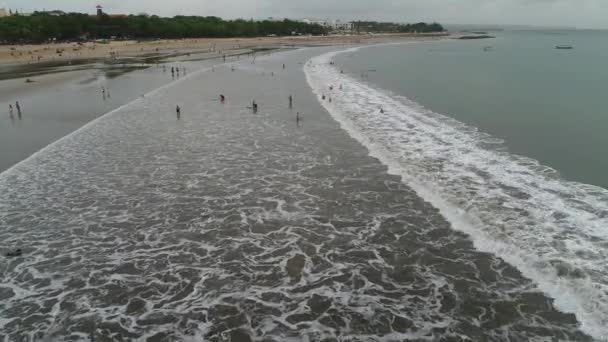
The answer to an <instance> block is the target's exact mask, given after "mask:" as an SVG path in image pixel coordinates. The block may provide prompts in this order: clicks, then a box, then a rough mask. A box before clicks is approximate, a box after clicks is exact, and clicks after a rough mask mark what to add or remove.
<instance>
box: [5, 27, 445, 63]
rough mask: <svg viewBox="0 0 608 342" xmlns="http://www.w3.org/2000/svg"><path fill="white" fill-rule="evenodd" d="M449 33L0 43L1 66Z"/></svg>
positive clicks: (219, 53) (150, 57)
mask: <svg viewBox="0 0 608 342" xmlns="http://www.w3.org/2000/svg"><path fill="white" fill-rule="evenodd" d="M447 36H450V35H449V34H411V33H406V34H378V35H333V36H319V37H317V36H312V37H308V36H298V37H258V38H200V39H180V40H156V41H143V42H138V41H111V42H108V43H97V42H86V43H76V42H73V43H55V44H39V45H0V67H19V66H24V65H40V64H42V63H49V62H55V63H57V62H59V63H61V62H74V61H81V60H110V61H112V60H115V61H119V62H123V61H124V60H129V59H144V60H154V59H163V58H168V57H174V56H176V55H184V54H189V53H194V54H200V53H205V52H207V53H212V54H213V55H215V56H220V57H221V56H222V55H226V56H229V55H233V54H234V52H235V50H241V51H242V50H245V52H244V53H246V51H249V52H252V51H255V50H256V49H263V48H278V47H283V46H292V47H303V46H331V45H343V44H360V43H378V42H386V41H393V40H402V39H405V40H410V39H433V38H443V37H447Z"/></svg>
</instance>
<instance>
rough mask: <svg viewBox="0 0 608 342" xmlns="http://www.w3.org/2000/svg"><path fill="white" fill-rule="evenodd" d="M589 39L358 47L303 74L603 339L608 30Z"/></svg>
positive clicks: (350, 125)
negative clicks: (559, 46)
mask: <svg viewBox="0 0 608 342" xmlns="http://www.w3.org/2000/svg"><path fill="white" fill-rule="evenodd" d="M588 34H589V35H590V37H587V36H586V35H585V33H565V34H562V33H560V34H558V35H554V34H545V33H539V32H513V33H504V36H501V37H500V38H498V39H497V40H487V41H480V42H474V43H469V42H464V43H463V42H456V41H442V42H427V43H414V44H397V45H387V46H375V47H368V48H353V49H350V50H347V51H343V52H340V53H329V54H326V55H324V56H320V57H318V58H314V59H312V60H311V61H310V63H309V64H307V66H306V72H307V75H308V81H309V83H310V84H311V86H312V88H313V89H314V91H315V93H316V94H317V95H318V96H319V97H322V96H323V95H325V97H326V100H325V101H323V104H324V106H325V108H326V109H327V110H328V112H329V113H331V115H332V116H333V117H334V118H335V119H336V120H337V121H339V122H340V123H341V126H342V127H343V128H344V129H345V130H347V131H348V132H349V134H350V135H351V136H352V137H354V138H355V139H357V140H358V141H359V142H361V143H362V144H363V145H364V146H366V147H367V148H368V149H369V151H370V153H371V154H372V155H373V156H375V157H376V158H378V159H379V160H380V161H381V162H382V163H383V164H385V165H387V166H389V172H390V173H392V174H395V175H399V176H401V177H402V179H403V181H404V183H405V184H407V185H409V186H410V187H412V188H413V189H414V190H415V191H416V192H417V193H418V194H419V195H420V196H421V197H422V198H424V199H425V200H427V201H429V202H430V203H432V204H433V205H434V206H435V207H436V208H439V209H440V211H441V213H442V215H443V216H444V217H446V218H447V219H448V220H449V221H450V222H451V224H452V226H453V227H454V228H455V229H458V230H460V231H463V232H465V233H467V234H469V235H470V237H471V239H472V240H473V241H474V243H475V246H476V247H477V248H478V249H480V250H482V251H486V252H489V253H493V254H495V255H497V256H499V257H501V258H503V259H504V260H506V261H507V262H509V263H510V264H512V265H514V266H515V267H516V268H517V269H518V270H519V271H521V272H522V273H523V275H524V276H526V277H528V278H530V279H532V280H533V281H534V282H535V283H536V284H537V285H538V286H539V288H540V289H542V291H543V292H545V293H546V294H547V295H549V296H550V297H552V298H554V299H555V303H556V306H557V307H558V308H559V309H560V310H562V311H564V312H572V313H575V314H576V315H577V318H578V319H579V320H580V321H581V324H582V329H583V330H584V331H586V332H587V333H589V334H591V335H593V336H595V337H597V338H600V337H605V336H606V335H607V334H608V331H607V330H606V329H607V328H606V327H607V326H608V266H606V263H605V260H606V258H607V257H608V190H606V189H605V188H602V187H601V186H598V185H605V184H606V180H607V178H606V175H607V174H608V173H607V172H606V171H607V170H608V169H606V166H607V165H608V158H606V157H605V154H604V153H603V152H604V150H603V149H604V148H605V147H606V146H608V135H606V134H605V132H604V129H605V128H606V127H608V115H606V112H605V110H604V109H603V108H602V104H601V102H602V100H603V97H602V96H603V95H602V94H603V93H602V91H601V90H600V89H601V88H602V84H605V82H606V81H608V71H607V70H606V69H605V68H604V69H602V68H600V63H599V62H600V60H602V59H601V58H603V57H602V56H605V53H606V52H607V51H608V50H607V49H606V48H607V45H606V44H603V45H601V46H596V44H600V43H602V42H605V40H606V38H607V37H608V35H607V34H606V33H604V32H590V33H588ZM579 35H580V37H582V38H580V39H579ZM519 39H522V40H523V42H519V41H518V40H519ZM558 43H567V44H572V45H574V46H575V50H572V51H570V54H567V53H566V52H565V51H556V50H554V46H555V45H556V44H558ZM489 45H492V46H493V49H491V51H485V52H484V51H483V47H484V46H489ZM501 54H502V55H501ZM577 54H578V56H577ZM330 62H333V63H334V64H333V65H331V64H330ZM330 87H333V90H331V89H330ZM330 98H331V102H330V101H329V99H330ZM381 108H382V109H381ZM381 111H384V112H383V113H382V112H381ZM537 158H538V159H537ZM574 180H578V181H579V182H575V181H574ZM586 183H587V184H586ZM593 184H595V185H593Z"/></svg>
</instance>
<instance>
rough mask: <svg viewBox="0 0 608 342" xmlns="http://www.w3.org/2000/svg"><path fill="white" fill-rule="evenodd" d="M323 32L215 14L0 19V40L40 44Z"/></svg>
mask: <svg viewBox="0 0 608 342" xmlns="http://www.w3.org/2000/svg"><path fill="white" fill-rule="evenodd" d="M292 33H296V34H312V35H320V34H325V33H327V32H326V30H325V29H324V28H323V27H321V26H320V25H311V24H306V23H302V22H297V21H292V20H283V21H253V20H222V19H221V18H218V17H190V16H177V17H174V18H161V17H157V16H147V15H130V16H108V15H106V14H103V15H101V16H89V15H87V14H82V13H68V14H64V15H51V14H49V13H44V12H35V13H34V14H32V15H31V16H19V15H15V16H9V17H4V18H0V43H4V44H7V43H9V44H14V43H42V42H46V41H49V40H52V39H56V40H58V41H65V40H77V39H109V38H112V37H116V38H132V39H149V38H201V37H258V36H267V35H271V34H274V35H278V36H286V35H291V34H292Z"/></svg>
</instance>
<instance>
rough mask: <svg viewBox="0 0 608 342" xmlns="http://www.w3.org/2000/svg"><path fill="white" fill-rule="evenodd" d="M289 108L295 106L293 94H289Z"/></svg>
mask: <svg viewBox="0 0 608 342" xmlns="http://www.w3.org/2000/svg"><path fill="white" fill-rule="evenodd" d="M289 108H293V96H291V95H289Z"/></svg>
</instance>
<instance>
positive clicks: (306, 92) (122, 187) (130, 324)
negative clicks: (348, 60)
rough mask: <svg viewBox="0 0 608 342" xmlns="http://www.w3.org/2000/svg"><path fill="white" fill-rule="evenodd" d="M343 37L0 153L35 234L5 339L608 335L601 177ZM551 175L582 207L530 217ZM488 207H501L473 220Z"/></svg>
mask: <svg viewBox="0 0 608 342" xmlns="http://www.w3.org/2000/svg"><path fill="white" fill-rule="evenodd" d="M339 49H343V48H339ZM351 52H353V53H356V51H354V50H353V51H351ZM345 53H350V52H345ZM339 54H340V50H336V48H311V49H302V50H298V51H290V52H284V53H277V54H273V55H270V56H265V57H259V58H257V59H256V62H255V64H254V63H252V61H251V60H241V61H239V62H238V63H230V64H229V65H225V66H217V67H216V68H215V69H213V70H210V69H208V68H203V69H200V70H197V71H194V70H192V71H189V73H188V75H187V76H186V77H183V78H181V79H180V80H177V81H175V82H173V83H171V84H169V85H167V86H164V87H162V88H160V89H157V90H155V91H152V92H149V93H147V94H146V95H145V96H144V97H140V98H138V99H137V100H135V101H133V102H131V103H129V104H127V105H124V106H122V107H120V108H117V109H116V110H113V111H112V112H110V113H107V114H106V115H104V116H101V117H99V118H97V119H96V120H94V121H92V122H90V123H89V124H87V125H85V126H84V127H82V128H81V129H79V130H77V131H75V132H73V133H72V134H70V135H68V136H66V137H64V138H62V139H60V140H59V141H57V142H55V143H53V144H51V145H49V146H47V147H46V148H44V149H43V150H41V151H40V152H38V153H36V154H34V155H33V156H32V157H30V158H28V159H27V160H25V161H23V162H21V163H19V164H17V165H15V166H13V167H12V168H10V169H8V170H7V171H5V172H3V173H1V174H0V251H2V252H3V253H4V252H5V251H8V250H11V249H14V248H18V247H20V248H22V249H23V255H22V256H20V257H14V258H10V257H9V258H2V259H1V260H0V341H1V340H3V341H19V340H29V341H32V340H36V341H40V340H42V341H90V340H91V339H93V340H95V341H146V342H154V341H201V340H204V341H544V340H551V339H561V340H567V341H592V338H593V337H598V338H601V337H602V336H603V335H604V334H605V333H606V331H605V327H606V325H605V324H603V323H605V317H606V316H605V305H604V303H605V297H602V296H598V293H601V291H602V289H603V288H602V286H604V285H603V283H601V277H602V274H603V273H602V272H604V270H603V269H602V268H601V266H602V265H601V264H600V262H599V260H596V261H597V262H596V263H595V264H594V263H591V262H589V264H586V263H585V262H584V261H585V260H587V259H585V258H587V257H589V260H591V259H592V258H591V255H590V254H589V253H598V255H596V256H597V257H598V259H601V258H602V255H601V253H603V252H602V250H601V249H599V247H598V246H600V245H601V244H602V243H603V241H604V240H603V237H602V235H601V230H600V228H597V227H599V225H600V224H601V218H600V219H598V226H589V227H587V228H586V230H585V231H582V232H581V231H578V230H577V229H569V230H568V229H567V228H570V227H571V226H569V224H571V223H572V222H573V220H575V219H577V220H584V219H589V220H591V216H592V215H594V214H593V213H592V212H591V209H589V208H588V206H585V203H584V201H586V200H588V198H586V197H584V196H583V195H585V196H596V197H598V198H600V197H601V196H603V193H596V194H594V193H590V190H589V189H579V191H580V192H579V193H573V191H574V190H572V188H571V187H570V185H569V184H564V183H562V182H561V180H559V179H553V178H548V177H549V176H542V177H540V176H538V175H537V173H536V172H537V171H536V170H535V169H534V170H533V169H532V168H533V167H535V164H533V163H528V164H525V163H524V162H525V161H521V160H519V159H518V160H512V159H510V158H511V157H510V155H497V154H493V153H495V151H494V150H484V149H483V148H482V147H483V146H481V145H480V144H478V142H480V140H478V139H480V136H479V135H476V134H475V132H474V131H473V130H472V129H467V128H466V127H465V126H463V125H462V124H458V123H457V122H454V121H453V120H452V121H450V120H449V119H447V118H445V117H444V116H441V115H439V114H432V113H429V112H427V111H424V110H423V109H422V108H420V107H419V106H417V105H416V104H415V103H413V102H411V101H408V100H407V99H405V98H403V97H399V96H397V95H394V94H391V93H389V92H386V91H384V90H382V89H381V88H379V87H372V86H370V85H368V84H364V83H361V82H360V81H359V80H357V79H356V78H353V77H351V76H348V75H346V74H340V73H339V70H338V69H337V68H335V66H332V65H330V64H329V61H330V60H331V59H332V58H334V57H336V56H339ZM283 64H285V65H286V69H283V68H282V65H283ZM232 66H234V71H232ZM332 84H334V85H335V87H334V90H333V91H331V93H330V91H329V86H330V85H332ZM338 84H342V85H343V87H342V90H339V88H338ZM311 87H312V91H311ZM323 93H326V94H328V95H331V97H332V102H331V103H329V102H328V101H327V100H325V101H323V100H322V98H321V97H322V95H323ZM219 94H224V95H225V96H226V98H227V101H226V103H223V104H222V103H220V102H219V101H217V98H218V96H219ZM290 94H291V95H293V96H294V107H293V108H289V107H288V96H289V95H290ZM253 100H255V101H256V102H257V103H258V104H259V108H260V109H259V111H258V112H257V113H253V112H252V111H251V109H250V108H248V107H249V106H250V105H251V102H252V101H253ZM378 102H382V103H385V109H386V113H385V114H387V115H384V116H380V115H377V114H376V113H374V110H376V109H377V106H378ZM178 104H179V105H180V106H181V108H182V114H181V119H180V120H177V118H176V115H175V106H176V105H178ZM297 113H300V116H301V118H302V120H301V121H300V122H297V121H296V115H297ZM385 119H389V120H388V121H384V120H385ZM485 138H487V139H485V140H484V142H489V141H494V140H491V139H489V138H488V137H485ZM408 139H411V140H408ZM466 139H469V140H466ZM414 142H415V144H414ZM493 145H494V144H492V146H493ZM484 146H485V145H484ZM458 153H460V156H462V158H461V159H459V160H453V159H450V158H451V157H452V156H454V155H458ZM488 156H491V157H493V158H494V160H495V164H492V165H498V166H496V167H495V168H494V169H492V170H489V169H487V168H484V167H485V164H479V163H481V161H482V160H483V158H485V157H488ZM471 160H472V161H476V162H477V161H479V163H473V164H471V163H470V161H471ZM520 161H521V162H522V164H518V163H519V162H520ZM465 163H468V164H467V165H468V166H469V168H468V169H466V170H464V168H463V167H462V165H461V164H465ZM499 166H500V167H499ZM514 168H515V171H518V172H520V173H519V174H518V175H519V176H520V178H521V179H523V180H526V181H529V182H528V183H525V184H526V185H527V187H526V188H525V189H522V188H521V187H515V186H513V185H511V182H510V181H509V180H510V179H511V178H510V177H514V175H513V174H512V173H513V170H514ZM495 169H500V170H503V169H504V170H505V173H503V174H500V176H501V179H503V178H504V179H505V181H504V183H499V182H497V181H496V177H497V176H495V174H494V173H493V172H494V171H496V170H495ZM467 170H468V171H467ZM463 172H464V173H465V176H464V177H469V178H470V179H471V182H470V183H465V181H464V180H463V179H460V178H458V177H457V176H458V175H461V174H462V173H463ZM425 176H426V177H427V178H424V177H425ZM451 176H454V177H453V178H452V179H448V178H449V177H451ZM475 177H479V178H475ZM543 177H546V178H543ZM425 181H428V182H429V183H428V184H427V183H425ZM449 181H453V182H452V183H451V185H452V186H451V187H450V186H446V184H447V185H450V184H448V183H450V182H449ZM540 182H544V183H540ZM535 185H537V186H536V187H534V186H535ZM541 186H542V188H541ZM588 190H589V192H585V191H588ZM540 191H545V192H546V193H548V195H547V196H548V197H550V196H553V197H552V198H549V199H548V200H553V202H550V201H549V202H548V203H547V204H546V205H547V206H550V205H557V203H558V201H557V200H555V198H556V197H558V196H562V195H563V196H564V198H565V199H564V201H563V203H564V206H574V204H576V205H577V206H575V209H576V210H578V211H575V212H574V214H573V215H565V216H558V215H556V216H555V217H554V218H553V220H554V221H551V222H550V223H556V226H555V229H554V231H552V232H548V231H547V232H544V233H543V231H542V228H543V227H537V225H538V224H539V223H538V222H539V219H538V217H539V215H541V214H542V213H543V210H546V208H545V207H542V206H540V207H538V208H537V207H536V206H530V205H528V206H527V207H526V210H528V209H529V211H528V216H527V218H528V223H529V224H530V226H529V227H525V229H523V228H521V227H522V225H523V224H524V223H522V220H523V219H522V218H521V217H519V216H513V215H515V214H514V213H519V214H521V215H522V217H523V215H524V211H523V210H522V209H521V208H520V207H519V206H521V202H519V201H521V200H522V199H520V198H523V197H524V194H523V193H525V192H528V193H529V194H531V197H532V196H536V195H537V193H538V192H540ZM457 192H458V194H459V195H462V198H461V201H462V203H461V204H462V205H461V206H458V203H456V202H455V201H454V197H455V196H456V193H457ZM545 192H543V194H544V193H545ZM486 194H495V195H496V197H495V198H488V197H485V198H476V196H477V195H479V196H483V195H486ZM505 194H506V195H505ZM571 195H572V196H574V195H576V196H578V197H576V198H572V197H567V196H571ZM488 196H489V195H488ZM509 196H512V197H509ZM469 199H471V200H470V201H468V200H469ZM486 200H487V201H486ZM532 201H536V198H533V199H530V203H534V202H532ZM467 204H468V206H467ZM484 205H485V207H484ZM507 206H512V207H507ZM505 207H506V208H511V210H508V209H507V210H503V209H504V208H505ZM529 207H532V208H529ZM569 208H570V207H565V209H569ZM565 209H564V210H565ZM584 209H589V210H588V211H583V210H584ZM476 213H479V214H480V215H479V216H477V219H478V221H477V222H482V221H481V220H486V221H483V222H486V223H487V225H479V226H477V225H473V226H469V225H467V224H468V223H469V221H470V220H471V219H472V218H475V217H476V216H475V215H474V214H476ZM569 213H571V212H569ZM585 213H586V214H587V216H585V217H582V218H580V217H578V216H576V215H579V214H580V215H583V214H585ZM481 214H485V215H481ZM491 218H496V221H488V220H489V219H491ZM544 218H545V219H547V220H549V219H551V217H548V218H546V217H544ZM499 219H504V222H503V221H500V220H499ZM560 219H561V220H563V221H558V220H560ZM508 220H511V221H508ZM505 222H511V223H510V224H506V223H505ZM576 222H578V221H576ZM576 222H574V223H576ZM585 222H587V221H585ZM594 227H595V228H597V230H598V231H599V233H597V234H595V233H593V234H594V235H592V228H594ZM525 230H530V231H529V232H528V233H526V232H525ZM462 231H464V232H466V233H470V234H472V235H467V234H465V233H463V232H462ZM541 233H542V234H541ZM550 233H553V234H554V235H550ZM560 234H561V235H560ZM557 237H562V239H561V240H559V239H557ZM565 237H571V239H570V240H572V241H574V242H572V243H571V241H570V240H569V239H566V238H565ZM545 238H546V239H553V238H554V239H553V240H552V241H551V242H547V241H545V240H544V239H545ZM519 239H525V241H521V242H522V244H519V242H520V241H519ZM559 241H562V243H561V244H559V243H558V242H559ZM524 242H526V244H523V243H524ZM552 243H554V244H552ZM576 243H580V244H585V247H588V248H587V249H586V250H585V251H590V252H586V253H587V254H585V253H581V254H580V255H579V254H577V253H574V252H572V251H571V250H570V248H573V247H575V246H574V245H573V244H576ZM533 244H534V245H533ZM490 247H492V248H490ZM532 247H538V248H537V249H534V250H532V252H530V250H531V249H533V248H532ZM525 248H527V249H525ZM555 248H561V249H563V250H564V251H565V253H566V254H567V255H568V258H566V257H555V258H553V255H554V254H556V253H555V252H554V249H555ZM593 248H598V250H597V251H596V250H594V249H593ZM506 252H513V253H514V254H513V255H512V256H515V257H517V256H520V255H523V254H524V252H526V253H527V254H526V255H527V256H529V257H530V260H525V261H530V262H531V263H532V262H533V263H532V264H530V265H528V264H524V263H518V261H519V260H518V259H514V258H513V257H511V256H510V255H507V254H505V253H506ZM540 252H546V254H540ZM535 253H536V254H535ZM527 267H536V268H535V269H533V270H540V271H542V274H539V276H538V277H534V276H531V274H530V269H528V268H527ZM558 271H559V272H561V278H559V279H557V278H556V277H557V275H556V274H557V273H556V272H558ZM593 271H597V273H595V274H593ZM550 286H555V289H556V291H557V290H559V291H562V292H561V293H559V296H557V295H555V292H552V291H551V288H550ZM575 286H578V288H576V289H577V290H578V292H575V291H574V287H575ZM589 289H591V290H592V291H595V292H588V291H589ZM583 294H588V297H585V296H583ZM552 297H553V298H552ZM554 298H555V299H554ZM594 303H595V306H594Z"/></svg>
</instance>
